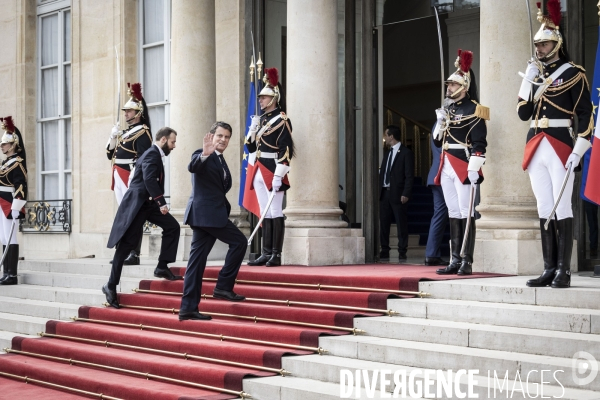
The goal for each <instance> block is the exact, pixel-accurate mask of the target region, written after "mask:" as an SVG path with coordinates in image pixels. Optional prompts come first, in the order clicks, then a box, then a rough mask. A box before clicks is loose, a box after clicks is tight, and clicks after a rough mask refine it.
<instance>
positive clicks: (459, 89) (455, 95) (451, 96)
mask: <svg viewBox="0 0 600 400" xmlns="http://www.w3.org/2000/svg"><path fill="white" fill-rule="evenodd" d="M462 90H465V91H466V90H467V89H466V88H465V87H464V86H462V85H461V86H460V87H459V88H458V89H456V90H455V91H454V92H453V93H450V95H449V96H448V95H446V97H448V98H449V99H453V100H454V99H456V98H457V97H458V96H459V95H460V92H461V91H462Z"/></svg>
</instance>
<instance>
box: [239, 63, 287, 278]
mask: <svg viewBox="0 0 600 400" xmlns="http://www.w3.org/2000/svg"><path fill="white" fill-rule="evenodd" d="M264 82H265V87H264V88H263V89H262V90H261V91H260V93H259V94H258V101H259V104H260V108H261V110H262V111H263V115H262V116H261V117H260V118H259V117H253V118H252V125H251V126H250V134H249V135H248V138H247V139H246V147H247V148H248V152H249V153H250V162H252V161H253V165H252V166H251V168H249V170H250V171H251V174H250V177H247V178H246V179H249V180H250V181H251V187H250V189H251V190H254V191H255V192H256V197H257V200H258V203H259V205H260V213H261V215H262V214H263V213H265V210H266V216H265V219H264V220H263V222H262V244H263V246H262V247H263V249H262V254H261V256H260V257H259V258H257V259H256V260H255V261H251V262H249V263H248V265H267V267H276V266H279V265H281V250H282V248H283V237H284V233H285V223H284V217H283V195H284V193H285V191H286V190H288V189H289V188H290V182H289V180H288V176H287V174H288V172H289V170H290V160H291V159H292V157H294V142H293V140H292V123H291V121H290V120H289V118H288V117H287V115H286V114H285V112H284V110H285V105H284V99H283V95H282V92H281V86H280V85H279V72H278V71H277V68H265V76H264ZM254 152H255V154H252V153H254ZM249 165H250V164H249ZM273 192H275V194H274V198H273V201H272V203H271V205H270V207H268V206H267V205H268V202H269V197H270V196H271V194H272V193H273Z"/></svg>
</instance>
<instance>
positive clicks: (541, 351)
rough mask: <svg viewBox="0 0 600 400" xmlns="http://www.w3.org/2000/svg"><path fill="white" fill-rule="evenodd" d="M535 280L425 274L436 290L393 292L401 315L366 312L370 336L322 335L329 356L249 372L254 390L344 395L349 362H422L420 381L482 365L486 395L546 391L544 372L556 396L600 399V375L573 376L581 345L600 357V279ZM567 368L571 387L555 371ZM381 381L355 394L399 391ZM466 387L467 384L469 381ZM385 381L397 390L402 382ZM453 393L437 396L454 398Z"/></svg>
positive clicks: (405, 365)
mask: <svg viewBox="0 0 600 400" xmlns="http://www.w3.org/2000/svg"><path fill="white" fill-rule="evenodd" d="M527 279H528V278H527V277H506V278H491V279H469V280H455V281H445V282H444V281H436V282H422V283H421V284H420V290H423V291H426V292H429V293H431V294H432V297H431V298H427V299H397V300H389V301H388V307H389V308H391V309H394V310H396V311H398V312H400V316H399V317H375V318H357V319H355V327H357V328H360V329H364V330H365V331H366V332H367V334H366V335H361V336H340V337H322V338H321V340H320V342H319V345H320V346H321V347H323V348H325V349H327V350H328V351H329V354H328V355H323V356H319V355H309V356H300V357H286V358H285V359H284V362H283V367H284V368H285V369H287V370H289V371H291V372H292V373H293V376H292V377H286V378H281V377H269V378H261V379H247V380H245V381H244V382H245V384H244V390H245V391H246V392H248V393H251V394H252V395H253V396H254V398H256V399H281V400H283V399H285V400H295V399H304V400H306V399H338V398H340V393H341V392H340V374H341V370H350V371H351V372H352V373H354V372H355V370H368V371H369V372H368V377H370V379H372V376H373V372H374V371H375V370H378V371H379V372H380V371H382V370H388V371H392V373H393V372H394V371H396V370H405V371H406V374H407V376H408V375H409V374H410V371H413V370H415V369H418V371H415V373H419V374H418V375H417V380H419V378H418V377H422V376H423V374H424V371H426V370H449V369H452V370H453V371H455V372H456V371H457V370H458V369H477V370H479V374H478V375H477V376H476V380H477V384H476V385H475V387H474V390H473V392H474V394H475V395H478V397H477V398H480V399H524V398H534V397H535V396H536V392H537V393H538V394H537V396H538V398H541V392H540V390H541V389H540V385H539V383H540V382H541V379H542V377H541V376H540V372H539V371H542V370H544V371H549V372H544V375H543V380H544V382H552V384H550V383H548V384H545V385H544V386H543V388H544V391H543V395H544V396H549V397H547V398H552V397H555V398H562V399H578V400H585V399H600V376H598V377H597V378H596V379H595V380H593V381H592V382H591V383H589V384H586V385H584V386H579V385H577V384H576V383H575V382H574V380H573V373H574V371H573V368H574V363H573V356H574V355H575V353H576V352H578V351H585V352H587V353H589V354H591V355H592V356H593V357H594V358H595V359H596V360H600V336H599V335H598V334H599V333H600V280H594V279H592V278H589V277H583V276H574V277H573V285H574V286H576V287H575V288H572V289H570V290H552V289H550V288H539V289H534V288H528V287H526V286H525V284H524V283H525V281H526V280H527ZM463 299H464V300H463ZM557 305H561V307H557ZM597 366H598V363H597V362H596V367H597ZM559 370H561V371H562V372H556V378H557V380H558V381H559V382H560V385H562V387H561V386H560V385H559V384H558V383H557V381H556V380H554V378H553V374H554V373H555V371H559ZM488 371H490V372H489V377H490V378H488ZM494 371H495V372H496V376H497V377H498V379H497V380H495V379H494ZM507 372H508V379H506V381H504V378H505V375H506V373H507ZM575 372H576V373H577V374H578V375H577V376H579V377H581V378H583V377H584V376H585V374H584V375H579V374H580V373H581V372H582V371H575ZM433 373H434V372H433V371H432V374H433ZM517 374H518V375H517ZM433 376H434V379H433V381H436V379H435V375H433ZM528 376H529V381H527V377H528ZM387 378H388V379H390V376H389V375H388V377H387ZM463 378H466V377H463ZM390 380H391V379H390ZM421 382H423V379H421ZM375 383H376V385H375V388H376V391H375V392H374V393H372V395H369V394H368V393H367V391H366V390H365V385H364V384H363V385H362V388H363V391H362V393H361V395H360V396H359V397H355V396H356V391H353V392H352V397H351V398H361V399H367V398H389V397H386V396H381V393H380V392H379V390H380V387H381V384H380V381H379V379H378V380H377V381H376V382H375ZM501 385H504V387H503V390H502V391H500V387H501ZM495 386H496V390H495V391H494V387H495ZM435 387H436V386H435V384H434V385H433V387H432V392H433V393H435V389H434V388H435ZM460 387H461V388H462V390H463V391H464V392H466V390H467V380H466V379H462V380H461V385H460ZM513 388H514V390H513ZM385 389H386V391H387V392H393V390H394V385H393V384H390V385H388V386H386V388H385ZM521 389H522V390H521ZM388 394H391V393H388ZM409 394H410V393H409V392H407V397H406V398H415V397H416V398H420V397H425V396H424V394H423V393H422V395H421V396H418V395H417V396H413V397H411V396H409ZM444 394H445V393H444V392H442V395H441V396H434V397H429V398H441V399H445V398H452V397H448V396H445V395H444ZM454 398H456V397H454ZM467 398H468V397H467ZM472 398H475V397H472Z"/></svg>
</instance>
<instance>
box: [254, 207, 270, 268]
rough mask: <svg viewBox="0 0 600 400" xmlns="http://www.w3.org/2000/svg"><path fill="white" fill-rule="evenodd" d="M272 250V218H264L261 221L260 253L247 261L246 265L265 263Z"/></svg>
mask: <svg viewBox="0 0 600 400" xmlns="http://www.w3.org/2000/svg"><path fill="white" fill-rule="evenodd" d="M272 251H273V220H272V219H271V218H265V219H263V222H262V254H261V255H260V257H258V258H257V259H256V260H254V261H249V262H248V265H251V266H253V267H255V266H258V265H265V264H266V263H267V261H269V260H270V259H271V252H272Z"/></svg>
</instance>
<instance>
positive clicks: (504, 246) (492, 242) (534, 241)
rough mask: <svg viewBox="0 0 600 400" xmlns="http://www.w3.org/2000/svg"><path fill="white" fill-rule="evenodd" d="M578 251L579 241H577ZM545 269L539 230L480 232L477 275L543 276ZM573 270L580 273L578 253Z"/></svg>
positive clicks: (476, 252) (572, 261)
mask: <svg viewBox="0 0 600 400" xmlns="http://www.w3.org/2000/svg"><path fill="white" fill-rule="evenodd" d="M573 248H574V249H577V241H576V240H574V241H573ZM543 270H544V259H543V256H542V241H541V238H540V230H539V228H538V229H502V228H499V229H477V239H476V240H475V254H474V257H473V271H474V272H491V273H496V274H509V275H539V274H541V273H542V271H543ZM571 271H572V272H576V271H577V251H573V253H572V256H571Z"/></svg>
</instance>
